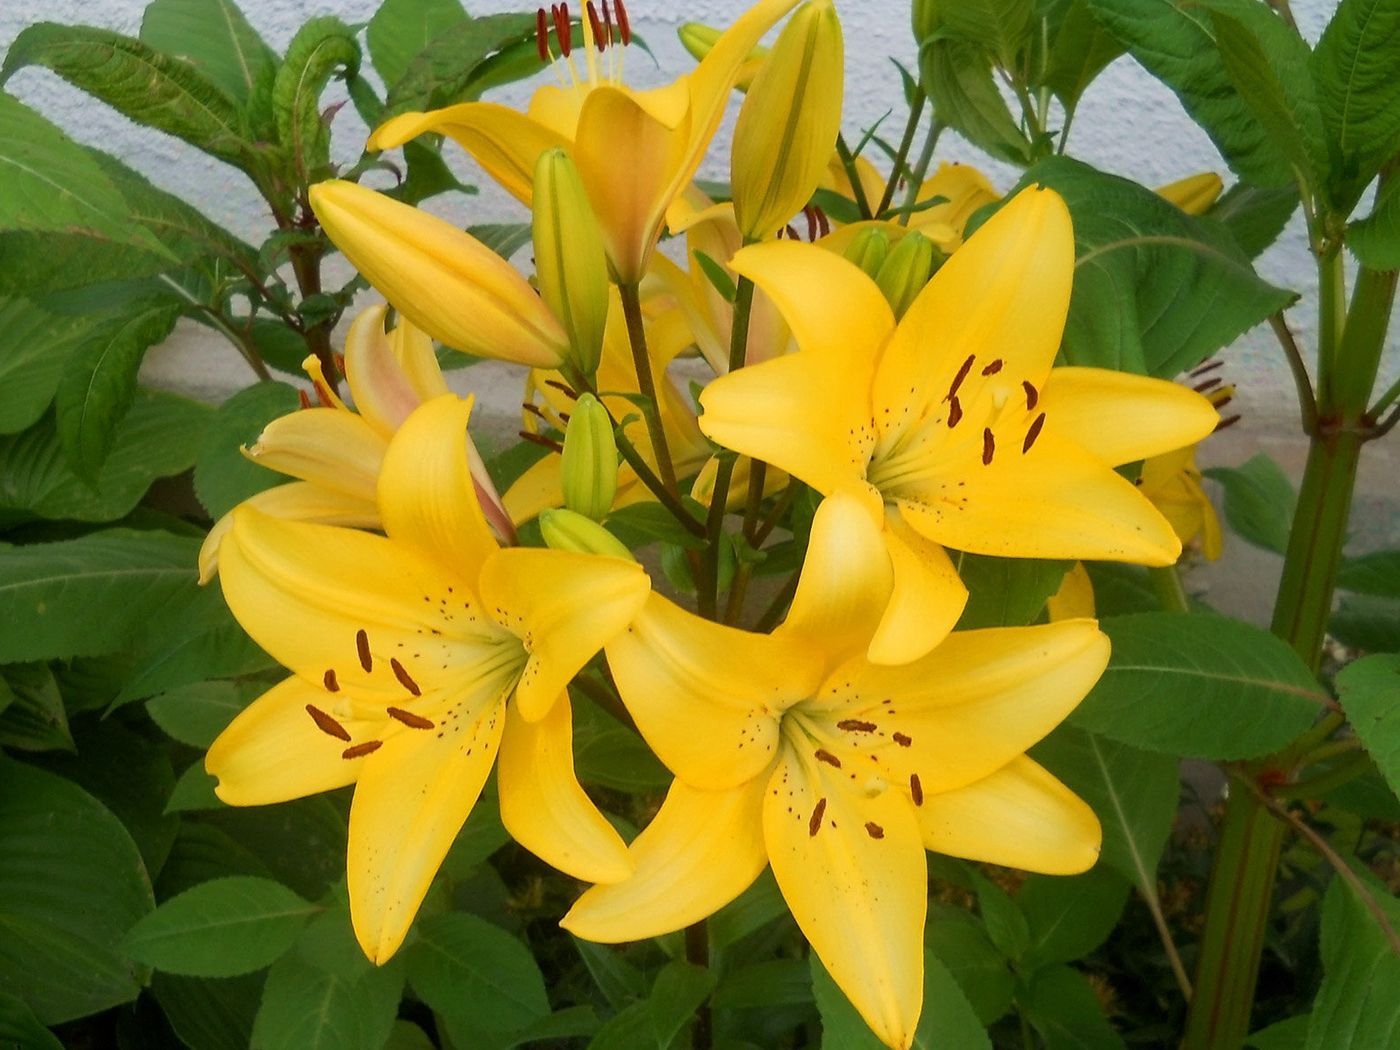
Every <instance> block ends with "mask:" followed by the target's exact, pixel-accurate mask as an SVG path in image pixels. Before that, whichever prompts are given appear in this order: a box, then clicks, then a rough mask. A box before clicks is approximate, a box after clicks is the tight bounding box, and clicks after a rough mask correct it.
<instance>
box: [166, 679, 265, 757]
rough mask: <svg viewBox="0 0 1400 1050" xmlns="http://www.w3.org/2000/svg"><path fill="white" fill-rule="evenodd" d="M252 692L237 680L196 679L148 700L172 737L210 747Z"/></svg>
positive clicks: (202, 746) (190, 745)
mask: <svg viewBox="0 0 1400 1050" xmlns="http://www.w3.org/2000/svg"><path fill="white" fill-rule="evenodd" d="M248 700H249V694H248V690H246V689H245V688H244V687H243V686H241V685H239V683H237V682H226V681H215V682H196V683H195V684H193V685H187V686H183V687H182V688H179V689H172V690H171V691H170V692H168V693H161V694H160V695H159V696H153V697H151V699H149V700H147V701H146V712H147V713H148V714H149V715H150V716H151V718H152V720H154V722H155V723H156V725H158V726H160V727H161V729H163V730H165V732H166V734H167V735H169V736H170V737H171V738H172V739H175V740H178V741H179V742H180V743H182V744H186V745H188V746H189V747H197V748H201V749H203V748H207V747H208V746H209V745H210V744H212V743H213V742H214V739H215V737H217V736H218V735H219V734H220V733H222V732H223V731H224V729H225V727H227V726H228V724H229V723H230V722H232V721H233V719H234V717H235V716H236V715H237V714H238V713H239V712H240V711H242V710H243V709H244V708H245V707H247V706H248Z"/></svg>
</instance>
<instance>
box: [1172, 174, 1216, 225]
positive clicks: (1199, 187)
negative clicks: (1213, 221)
mask: <svg viewBox="0 0 1400 1050" xmlns="http://www.w3.org/2000/svg"><path fill="white" fill-rule="evenodd" d="M1224 188H1225V183H1223V182H1222V181H1221V180H1220V176H1219V175H1217V174H1216V173H1215V172H1213V171H1203V172H1201V173H1200V174H1198V175H1188V176H1186V178H1184V179H1178V180H1177V181H1176V182H1169V183H1168V184H1167V185H1165V186H1158V187H1157V196H1159V197H1165V198H1166V199H1167V200H1169V201H1171V202H1172V203H1173V204H1175V205H1176V206H1177V207H1178V208H1180V209H1181V210H1182V211H1184V212H1185V213H1186V214H1187V215H1204V214H1205V213H1206V212H1207V211H1209V210H1210V206H1211V205H1212V204H1214V203H1215V202H1216V199H1217V198H1218V197H1219V196H1220V193H1221V191H1222V190H1223V189H1224Z"/></svg>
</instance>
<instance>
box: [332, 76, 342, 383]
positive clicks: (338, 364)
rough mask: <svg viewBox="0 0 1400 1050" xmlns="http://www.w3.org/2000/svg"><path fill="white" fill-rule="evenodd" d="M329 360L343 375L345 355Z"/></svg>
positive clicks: (337, 355)
mask: <svg viewBox="0 0 1400 1050" xmlns="http://www.w3.org/2000/svg"><path fill="white" fill-rule="evenodd" d="M340 105H341V106H343V105H345V103H344V102H342V103H341V104H340ZM336 108H337V109H339V108H340V106H337V107H336ZM331 360H332V361H334V362H335V370H336V371H337V372H339V373H340V374H341V375H344V374H345V355H344V354H332V355H331Z"/></svg>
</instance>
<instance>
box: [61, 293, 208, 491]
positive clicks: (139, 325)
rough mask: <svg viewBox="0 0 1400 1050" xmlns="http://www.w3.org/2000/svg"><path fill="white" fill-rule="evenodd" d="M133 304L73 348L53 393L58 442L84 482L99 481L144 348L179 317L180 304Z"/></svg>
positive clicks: (131, 396)
mask: <svg viewBox="0 0 1400 1050" xmlns="http://www.w3.org/2000/svg"><path fill="white" fill-rule="evenodd" d="M132 305H133V309H132V310H131V312H130V313H128V314H125V315H122V316H118V317H114V318H111V319H110V320H109V321H108V322H107V323H106V324H105V325H103V326H101V327H100V328H97V329H96V330H95V331H92V332H90V333H89V334H88V335H87V336H86V337H84V338H83V339H82V340H81V341H79V342H78V343H77V344H76V345H75V346H74V347H73V350H72V352H71V353H70V354H69V355H68V361H67V363H66V364H65V365H64V369H63V376H62V377H61V378H60V379H59V382H58V390H57V391H56V392H55V393H54V410H55V413H56V416H57V424H58V440H59V444H60V445H61V446H62V448H63V452H64V455H65V457H66V459H67V461H68V466H69V468H70V469H71V470H72V471H73V473H75V474H76V475H78V477H80V478H82V479H83V480H85V481H89V482H93V481H96V479H97V476H98V471H99V470H100V469H101V467H102V465H103V463H104V462H106V459H107V456H108V454H109V453H110V452H111V451H112V446H113V444H114V443H115V441H116V437H117V427H118V426H119V425H120V424H121V421H122V418H123V417H124V416H125V415H126V413H127V410H128V409H129V408H130V407H131V403H132V401H133V400H134V399H135V397H136V373H137V371H138V370H139V369H140V367H141V361H142V359H143V358H144V357H145V356H146V351H147V350H148V349H149V348H150V347H152V346H154V345H156V344H157V343H160V342H162V341H164V340H165V338H166V337H167V336H169V335H170V332H171V330H172V329H174V327H175V321H176V319H177V318H178V317H179V316H180V304H179V303H178V302H171V301H170V300H168V299H157V300H153V301H148V302H146V303H134V304H132Z"/></svg>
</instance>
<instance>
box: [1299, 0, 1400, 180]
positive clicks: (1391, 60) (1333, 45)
mask: <svg viewBox="0 0 1400 1050" xmlns="http://www.w3.org/2000/svg"><path fill="white" fill-rule="evenodd" d="M1397 68H1400V3H1397V2H1396V0H1342V2H1341V3H1340V4H1338V5H1337V9H1336V11H1335V13H1334V14H1333V15H1332V20H1331V21H1330V22H1329V23H1328V24H1327V28H1326V29H1324V30H1323V31H1322V39H1320V40H1319V41H1318V42H1317V48H1316V50H1314V51H1313V53H1312V75H1313V78H1314V79H1315V80H1316V82H1317V101H1318V105H1319V108H1320V110H1321V114H1322V120H1323V121H1324V122H1325V123H1326V125H1327V129H1328V131H1329V132H1330V133H1331V137H1332V141H1333V143H1334V144H1335V146H1336V148H1337V150H1338V152H1339V154H1340V161H1341V170H1340V171H1338V172H1337V175H1338V176H1339V178H1340V183H1341V185H1340V186H1339V187H1338V188H1339V190H1340V193H1339V194H1338V196H1339V197H1340V200H1339V202H1338V203H1340V204H1342V205H1343V206H1345V205H1346V202H1347V201H1348V200H1350V201H1354V200H1355V196H1354V194H1357V193H1360V191H1361V189H1362V188H1363V187H1365V185H1366V184H1367V183H1369V182H1370V181H1371V179H1372V177H1373V176H1374V175H1375V173H1376V171H1377V170H1378V169H1379V168H1380V166H1381V165H1382V164H1383V163H1384V162H1385V161H1386V160H1388V159H1389V158H1390V157H1391V156H1392V155H1393V154H1394V153H1395V152H1396V150H1397V149H1400V77H1397V76H1396V75H1395V71H1396V69H1397Z"/></svg>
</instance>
